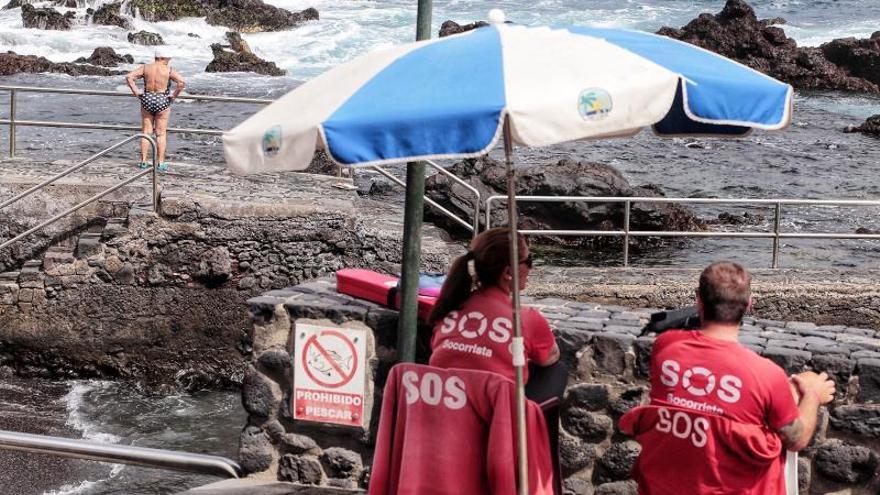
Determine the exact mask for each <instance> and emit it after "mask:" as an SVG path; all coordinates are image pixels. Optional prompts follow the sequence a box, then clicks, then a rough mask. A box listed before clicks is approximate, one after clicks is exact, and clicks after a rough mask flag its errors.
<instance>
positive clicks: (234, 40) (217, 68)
mask: <svg viewBox="0 0 880 495" xmlns="http://www.w3.org/2000/svg"><path fill="white" fill-rule="evenodd" d="M226 39H228V40H229V43H230V44H229V45H221V44H220V43H214V44H212V45H211V51H212V52H213V53H214V60H211V62H210V63H209V64H208V66H207V67H205V72H255V73H257V74H263V75H267V76H283V75H284V74H287V71H285V70H283V69H279V68H278V66H277V65H275V63H274V62H269V61H268V60H263V59H261V58H260V57H258V56H256V55H254V54H253V52H251V50H250V48H249V47H248V45H247V43H246V42H245V41H244V40H242V39H241V35H240V34H238V33H232V32H229V33H226Z"/></svg>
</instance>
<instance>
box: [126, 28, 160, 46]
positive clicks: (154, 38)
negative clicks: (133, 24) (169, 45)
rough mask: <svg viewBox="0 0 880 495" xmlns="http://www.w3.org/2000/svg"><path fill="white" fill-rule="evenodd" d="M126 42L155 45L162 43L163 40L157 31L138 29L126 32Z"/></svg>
mask: <svg viewBox="0 0 880 495" xmlns="http://www.w3.org/2000/svg"><path fill="white" fill-rule="evenodd" d="M128 42H129V43H134V44H135V45H146V46H156V45H164V44H165V40H163V39H162V36H161V35H160V34H159V33H151V32H149V31H138V32H136V33H128Z"/></svg>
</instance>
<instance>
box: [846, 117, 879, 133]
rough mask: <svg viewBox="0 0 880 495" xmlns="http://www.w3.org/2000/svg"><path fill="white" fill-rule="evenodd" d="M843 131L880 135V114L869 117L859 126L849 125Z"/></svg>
mask: <svg viewBox="0 0 880 495" xmlns="http://www.w3.org/2000/svg"><path fill="white" fill-rule="evenodd" d="M843 132H861V133H863V134H869V135H871V136H878V137H880V114H878V115H872V116H870V117H868V120H866V121H865V123H864V124H862V125H860V126H858V127H854V126H851V127H847V128H846V129H844V130H843Z"/></svg>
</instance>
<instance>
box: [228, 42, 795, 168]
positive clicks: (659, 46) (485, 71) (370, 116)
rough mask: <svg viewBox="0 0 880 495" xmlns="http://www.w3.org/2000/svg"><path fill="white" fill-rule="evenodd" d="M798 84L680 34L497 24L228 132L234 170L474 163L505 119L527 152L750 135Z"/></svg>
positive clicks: (345, 70) (330, 76) (309, 93)
mask: <svg viewBox="0 0 880 495" xmlns="http://www.w3.org/2000/svg"><path fill="white" fill-rule="evenodd" d="M791 98H792V89H791V86H789V85H787V84H783V83H781V82H779V81H776V80H775V79H772V78H770V77H767V76H765V75H763V74H761V73H759V72H757V71H754V70H752V69H750V68H748V67H745V66H743V65H741V64H739V63H736V62H733V61H731V60H729V59H726V58H724V57H721V56H719V55H716V54H714V53H712V52H709V51H706V50H703V49H701V48H698V47H695V46H693V45H689V44H687V43H683V42H680V41H677V40H673V39H670V38H666V37H663V36H657V35H653V34H649V33H643V32H638V31H626V30H613V29H592V28H583V27H569V28H560V29H554V28H547V27H537V28H530V27H524V26H515V25H492V26H489V27H485V28H480V29H477V30H474V31H470V32H467V33H463V34H460V35H456V36H450V37H447V38H441V39H437V40H431V41H423V42H417V43H409V44H404V45H400V46H397V47H394V48H392V49H389V50H383V51H378V52H374V53H371V54H368V55H364V56H362V57H359V58H357V59H355V60H353V61H352V62H349V63H347V64H343V65H341V66H338V67H336V68H334V69H332V70H330V71H329V72H327V73H325V74H323V75H321V76H319V77H317V78H315V79H312V80H311V81H309V82H307V83H305V84H303V85H302V86H300V87H298V88H296V89H295V90H293V91H292V92H290V93H288V94H287V95H285V96H284V97H282V98H281V99H279V100H278V101H277V102H275V103H273V104H272V105H269V106H268V107H266V108H265V109H263V110H262V111H260V112H258V113H256V114H255V115H253V116H252V117H251V118H249V119H247V120H246V121H244V122H243V123H241V124H240V125H239V126H237V127H236V128H234V129H233V130H231V131H229V132H227V133H225V134H224V136H223V139H224V148H225V152H226V158H227V163H228V165H229V166H230V168H231V169H232V170H233V171H236V172H239V173H259V172H268V171H279V170H302V169H305V168H306V167H307V166H308V164H309V162H310V161H311V159H312V156H313V154H314V151H315V149H321V148H323V149H326V150H327V151H328V153H329V155H330V156H331V158H332V159H333V160H335V161H336V162H338V163H340V164H344V165H352V166H357V165H376V164H382V163H391V162H402V161H410V160H418V159H434V158H463V157H470V156H478V155H481V154H484V153H485V152H486V151H488V150H489V149H491V148H492V147H493V146H494V145H495V144H496V142H497V140H498V138H499V136H500V131H501V127H502V124H503V121H504V117H505V116H509V117H510V125H511V137H512V138H513V140H514V142H515V143H517V144H521V145H526V146H546V145H551V144H555V143H560V142H565V141H571V140H577V139H588V138H602V137H610V136H623V135H632V134H635V133H637V132H638V131H639V130H640V129H642V128H644V127H646V126H651V125H654V129H655V131H656V132H657V133H659V134H689V135H693V134H710V135H742V134H745V133H746V132H748V131H749V130H750V129H752V128H759V129H768V130H774V129H781V128H783V127H785V126H787V125H788V123H789V121H790V119H791V110H790V108H791Z"/></svg>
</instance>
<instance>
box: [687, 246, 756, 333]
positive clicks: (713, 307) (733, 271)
mask: <svg viewBox="0 0 880 495" xmlns="http://www.w3.org/2000/svg"><path fill="white" fill-rule="evenodd" d="M751 282H752V277H751V275H749V272H747V271H746V269H745V268H743V267H742V266H740V265H739V264H737V263H733V262H730V261H719V262H717V263H712V264H711V265H709V266H708V267H706V269H705V270H703V273H701V274H700V287H699V289H698V294H699V295H700V301H701V302H702V304H703V319H704V320H705V321H712V322H716V323H736V324H739V323H740V322H741V321H742V318H743V315H745V314H746V310H747V309H748V308H749V299H750V297H751V288H750V284H751Z"/></svg>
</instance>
